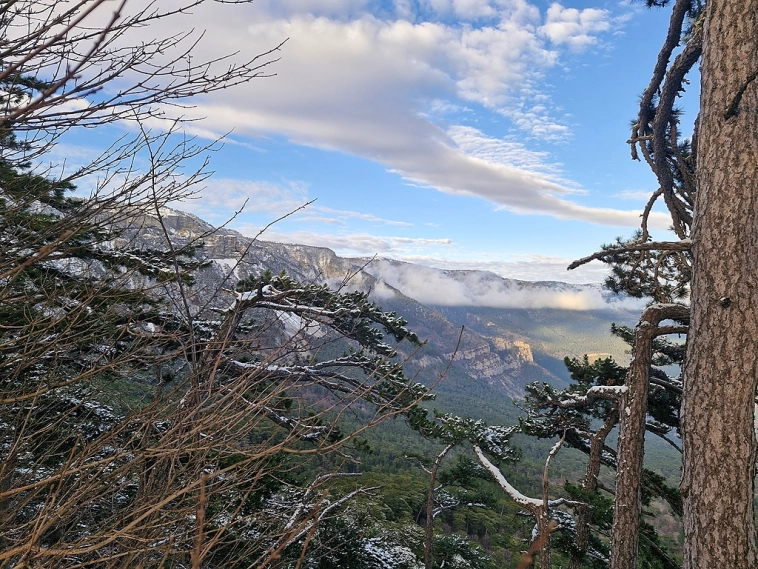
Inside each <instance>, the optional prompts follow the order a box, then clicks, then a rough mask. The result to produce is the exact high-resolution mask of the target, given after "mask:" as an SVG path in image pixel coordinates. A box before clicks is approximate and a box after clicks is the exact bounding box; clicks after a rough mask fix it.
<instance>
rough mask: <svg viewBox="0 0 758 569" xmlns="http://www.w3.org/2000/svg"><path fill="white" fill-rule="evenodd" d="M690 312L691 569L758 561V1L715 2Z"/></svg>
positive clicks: (705, 76) (687, 477) (687, 483)
mask: <svg viewBox="0 0 758 569" xmlns="http://www.w3.org/2000/svg"><path fill="white" fill-rule="evenodd" d="M704 26H705V29H704V38H703V59H702V65H701V101H700V106H701V114H700V125H699V141H698V145H699V148H698V162H697V181H698V191H697V196H696V202H695V221H694V226H693V230H692V241H693V247H692V252H693V282H692V295H691V298H692V320H691V325H690V332H689V337H688V341H687V343H688V345H687V358H686V363H685V370H684V373H685V383H684V388H685V389H684V396H683V406H682V429H683V438H684V465H683V474H682V487H681V488H682V494H683V497H684V533H685V546H684V567H685V569H701V568H703V567H729V568H730V569H748V568H750V569H754V568H755V567H756V551H755V524H754V521H753V520H754V518H753V496H754V488H753V485H754V483H753V480H754V476H755V459H756V440H755V432H754V397H755V391H756V383H757V382H758V358H757V356H758V353H757V351H756V346H758V290H756V284H757V283H756V281H757V279H758V241H757V239H758V138H756V137H757V136H758V84H756V81H755V77H756V73H758V0H739V1H738V0H708V3H707V14H706V16H705V22H704Z"/></svg>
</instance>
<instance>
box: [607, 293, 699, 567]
mask: <svg viewBox="0 0 758 569" xmlns="http://www.w3.org/2000/svg"><path fill="white" fill-rule="evenodd" d="M687 316H688V311H687V308H686V307H684V306H681V305H678V304H654V305H653V306H650V307H648V308H647V309H645V311H644V312H643V313H642V316H641V317H640V322H639V324H638V325H637V328H636V330H635V334H634V357H633V358H632V361H631V363H630V364H629V372H628V373H627V374H626V381H625V382H624V385H625V386H626V387H627V390H626V392H624V393H623V394H622V396H621V402H620V404H619V415H620V420H619V442H618V453H617V456H618V464H617V466H616V497H615V500H614V501H613V531H612V532H611V557H610V560H611V569H637V550H638V546H639V530H640V518H641V515H642V494H641V480H642V463H643V458H644V454H645V425H646V423H647V397H648V390H649V388H650V365H651V360H652V357H653V349H652V347H653V338H655V337H656V336H660V335H662V334H666V333H668V332H669V330H670V329H669V328H666V327H664V328H659V327H658V324H660V323H661V322H662V321H663V320H667V319H675V320H677V321H679V322H681V321H684V320H686V319H687Z"/></svg>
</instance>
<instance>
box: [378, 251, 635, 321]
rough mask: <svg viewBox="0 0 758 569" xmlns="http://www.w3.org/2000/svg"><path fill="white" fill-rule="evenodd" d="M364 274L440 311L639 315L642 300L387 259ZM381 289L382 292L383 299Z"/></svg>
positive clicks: (587, 288) (586, 288)
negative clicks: (447, 308)
mask: <svg viewBox="0 0 758 569" xmlns="http://www.w3.org/2000/svg"><path fill="white" fill-rule="evenodd" d="M365 270H366V271H367V272H368V273H370V274H372V275H373V276H375V277H377V278H379V279H381V280H382V281H384V282H385V283H387V284H388V285H390V286H391V287H394V288H396V289H398V290H400V291H401V292H402V293H403V294H405V295H407V296H409V297H411V298H413V299H415V300H417V301H419V302H421V303H423V304H430V305H437V306H480V307H489V308H531V309H536V308H556V309H563V310H600V309H608V308H611V307H612V308H616V309H618V308H627V309H633V310H639V308H640V301H638V300H637V299H620V298H619V299H615V300H614V301H613V302H612V303H611V302H609V300H608V299H607V298H606V297H605V296H603V294H602V291H601V289H600V288H599V287H598V286H589V285H584V286H582V285H569V284H565V283H549V284H548V283H523V282H516V281H511V280H506V279H503V278H501V277H498V276H497V275H494V274H492V273H487V272H482V271H445V270H441V269H435V268H431V267H423V266H419V265H415V264H409V263H399V262H397V261H390V260H385V259H379V260H375V261H373V262H372V263H370V264H369V265H368V266H367V267H366V268H365ZM382 290H385V289H382V288H381V287H380V288H378V289H377V293H379V294H380V295H381V293H382Z"/></svg>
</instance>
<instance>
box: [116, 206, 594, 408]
mask: <svg viewBox="0 0 758 569" xmlns="http://www.w3.org/2000/svg"><path fill="white" fill-rule="evenodd" d="M166 235H168V236H169V237H170V240H171V243H172V246H173V247H174V248H181V247H186V246H196V247H197V250H196V252H195V255H196V256H198V257H200V258H202V259H205V260H207V261H209V263H208V265H207V266H206V267H204V268H202V269H200V270H199V271H198V272H197V274H196V283H195V285H194V286H193V294H194V297H193V303H192V304H193V306H195V307H196V308H197V309H200V308H201V307H203V306H207V305H208V303H210V304H216V305H224V304H225V303H227V302H228V301H227V300H226V298H225V294H224V293H223V289H233V288H234V285H235V284H236V283H237V281H239V280H240V279H243V278H245V277H247V276H249V275H259V274H261V273H262V272H264V271H265V270H270V271H272V272H273V273H279V272H281V271H285V272H286V273H287V274H288V275H289V276H291V277H292V278H294V279H296V280H298V281H300V282H308V283H310V282H316V283H327V284H329V285H330V286H331V287H333V288H340V287H344V288H346V289H349V290H362V291H369V292H370V294H371V296H372V298H373V299H374V300H375V301H376V302H377V303H378V304H380V305H381V306H382V307H383V308H385V309H387V310H394V311H396V312H397V313H398V314H400V315H401V316H403V317H404V318H406V319H407V320H408V322H409V325H410V326H411V328H412V329H413V330H414V331H416V332H417V333H418V335H419V336H420V337H421V338H422V339H425V340H426V341H427V344H426V345H425V346H424V348H422V349H421V350H420V351H419V352H418V353H416V354H413V356H412V360H411V361H410V362H409V365H410V367H411V368H415V369H417V370H419V373H420V375H419V379H420V380H421V381H425V382H428V383H432V382H434V381H436V380H437V379H438V377H437V374H439V373H441V370H444V369H445V368H446V367H447V365H448V363H449V362H450V361H451V360H452V367H453V368H454V369H455V370H456V371H457V372H458V377H462V376H465V377H468V378H469V380H468V381H471V382H475V383H486V384H488V385H490V386H494V387H496V388H497V389H498V390H499V391H501V392H502V393H503V394H504V395H508V396H511V397H518V396H520V395H521V394H522V393H523V388H524V386H525V385H526V383H528V382H530V381H534V380H545V381H552V382H561V380H560V379H559V378H558V377H557V376H556V375H555V374H554V373H553V372H552V371H549V370H548V369H546V368H545V367H543V366H541V365H540V364H539V362H535V358H534V354H533V345H532V342H531V341H530V338H529V336H528V331H527V333H525V331H524V330H509V329H508V327H507V326H503V325H501V324H496V323H494V322H492V321H491V320H492V319H490V318H483V317H481V316H478V315H476V314H474V313H473V312H471V311H467V310H464V311H463V312H460V314H458V313H455V311H454V310H453V311H452V312H451V310H449V308H450V307H447V308H448V310H444V311H443V310H440V308H441V307H435V306H429V305H426V304H423V303H421V302H419V301H418V300H415V299H414V298H411V297H410V296H409V295H407V294H405V291H404V290H403V286H402V282H397V279H394V281H393V279H392V278H389V277H387V278H385V276H386V275H383V274H382V271H381V270H377V269H376V267H372V264H371V263H370V262H368V261H367V260H365V259H345V258H341V257H338V256H337V255H336V254H335V253H334V252H333V251H331V250H329V249H325V248H320V247H310V246H305V245H289V244H281V243H270V242H266V241H260V240H254V239H251V238H249V237H245V236H243V235H241V234H239V233H237V232H235V231H231V230H229V229H225V228H218V229H217V228H214V227H213V226H211V225H210V224H208V223H206V222H205V221H203V220H201V219H199V218H197V217H196V216H194V215H191V214H187V213H183V212H180V211H176V210H171V209H168V208H164V209H162V210H161V218H160V221H159V219H158V218H157V217H145V218H143V219H142V220H141V221H140V223H139V224H137V225H135V226H132V227H130V228H129V229H128V231H127V232H126V233H125V235H124V237H123V239H125V240H132V241H133V242H134V243H136V244H138V245H139V246H142V247H150V248H159V249H165V248H166ZM386 263H387V262H386V261H385V266H390V265H386ZM393 263H394V262H393ZM405 265H407V264H405ZM392 266H394V265H392ZM380 268H381V267H380ZM404 270H406V271H407V270H409V269H408V266H404ZM419 270H424V271H429V270H431V271H434V269H427V268H422V267H419ZM447 273H450V272H449V271H448V272H447ZM448 276H449V275H448ZM453 277H454V278H459V277H458V276H457V275H453ZM460 278H461V279H463V280H464V281H471V279H472V276H471V274H470V272H466V274H465V275H462V276H460ZM497 279H500V277H497V276H496V275H492V274H491V273H486V274H485V278H484V279H483V280H484V281H487V282H488V285H487V286H492V283H493V282H494V283H495V284H497V285H498V286H501V285H500V284H499V283H498V282H496V281H497ZM388 281H390V282H388ZM500 281H503V282H505V281H506V279H500ZM506 284H507V285H508V286H513V285H512V284H509V283H506ZM557 284H558V285H559V286H562V287H564V288H565V287H566V286H570V285H564V284H563V283H557ZM526 285H529V286H532V285H531V283H525V285H524V286H526ZM502 286H505V285H502ZM502 286H501V288H502ZM519 286H522V285H519ZM542 286H543V288H544V286H545V285H544V284H543V285H542ZM504 290H505V289H504ZM462 325H465V327H462ZM541 349H542V351H544V346H541ZM587 350H588V351H593V350H592V349H591V347H588V348H587ZM594 351H601V349H598V348H595V349H594ZM602 351H608V350H602ZM407 355H410V354H407ZM562 355H563V354H556V357H562ZM553 371H555V370H553Z"/></svg>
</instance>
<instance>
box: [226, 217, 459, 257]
mask: <svg viewBox="0 0 758 569" xmlns="http://www.w3.org/2000/svg"><path fill="white" fill-rule="evenodd" d="M233 228H234V229H236V230H237V231H239V232H240V233H242V234H243V235H247V236H255V235H257V234H258V232H259V231H260V230H261V228H260V227H258V226H254V225H244V224H241V225H240V224H237V225H233ZM260 238H261V239H262V240H264V241H274V242H277V243H298V244H302V245H311V246H313V247H327V248H329V249H332V250H334V251H335V252H336V253H337V254H338V255H341V256H343V257H351V256H365V255H369V256H372V255H375V254H377V253H379V254H383V255H392V256H394V257H404V256H406V255H420V254H422V253H423V252H425V251H426V252H428V251H439V250H440V248H445V247H450V246H452V245H454V242H453V241H452V240H451V239H445V238H442V239H429V238H424V237H401V236H382V235H373V234H370V233H348V232H346V233H321V232H319V233H315V232H310V231H293V232H287V233H280V232H278V231H276V230H275V229H272V230H269V231H266V232H265V233H263V234H262V235H261V237H260Z"/></svg>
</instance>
